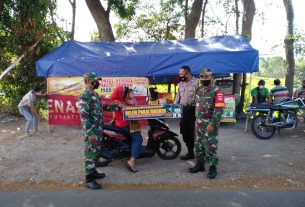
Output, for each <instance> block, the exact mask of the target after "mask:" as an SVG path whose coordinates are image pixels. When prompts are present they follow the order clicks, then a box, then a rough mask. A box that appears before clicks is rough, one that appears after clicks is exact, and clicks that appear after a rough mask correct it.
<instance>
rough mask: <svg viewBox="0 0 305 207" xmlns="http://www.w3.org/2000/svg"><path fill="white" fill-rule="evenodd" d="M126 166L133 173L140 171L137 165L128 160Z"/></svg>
mask: <svg viewBox="0 0 305 207" xmlns="http://www.w3.org/2000/svg"><path fill="white" fill-rule="evenodd" d="M126 168H127V169H128V170H129V171H130V172H133V173H136V172H138V171H137V170H136V168H135V167H133V166H131V165H130V164H129V163H128V162H127V163H126Z"/></svg>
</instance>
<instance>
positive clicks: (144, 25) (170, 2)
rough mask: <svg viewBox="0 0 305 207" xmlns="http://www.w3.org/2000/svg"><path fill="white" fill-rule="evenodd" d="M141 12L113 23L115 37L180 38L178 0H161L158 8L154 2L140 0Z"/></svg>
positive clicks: (140, 38) (182, 27) (158, 39)
mask: <svg viewBox="0 0 305 207" xmlns="http://www.w3.org/2000/svg"><path fill="white" fill-rule="evenodd" d="M138 8H139V10H141V13H139V14H135V15H134V17H133V18H132V19H130V20H128V19H127V20H124V19H122V20H121V21H120V22H119V23H118V24H116V25H115V28H116V34H117V38H119V39H120V38H121V39H123V38H124V39H131V40H140V41H144V40H146V41H147V40H152V41H162V40H176V39H181V35H182V34H181V31H182V30H183V29H184V26H183V25H181V23H180V22H181V21H180V20H181V18H182V4H181V1H180V0H162V1H160V8H156V6H155V2H148V1H146V2H144V1H143V2H141V3H140V4H139V5H138Z"/></svg>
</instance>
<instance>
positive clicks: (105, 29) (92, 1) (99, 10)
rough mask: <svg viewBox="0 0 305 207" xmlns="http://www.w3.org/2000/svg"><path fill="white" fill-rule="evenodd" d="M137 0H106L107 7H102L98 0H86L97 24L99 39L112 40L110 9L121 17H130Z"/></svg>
mask: <svg viewBox="0 0 305 207" xmlns="http://www.w3.org/2000/svg"><path fill="white" fill-rule="evenodd" d="M137 3H138V0H131V1H129V3H128V4H127V3H125V0H108V1H107V8H104V6H103V5H102V3H101V1H100V0H86V4H87V6H88V8H89V10H90V12H91V15H92V17H93V19H94V21H95V23H96V25H97V28H98V32H99V36H100V40H101V41H114V40H115V38H114V34H113V30H112V26H111V23H110V11H111V10H114V11H115V12H116V13H117V14H119V16H120V17H121V18H130V17H131V16H133V15H134V13H135V11H134V10H135V6H136V4H137Z"/></svg>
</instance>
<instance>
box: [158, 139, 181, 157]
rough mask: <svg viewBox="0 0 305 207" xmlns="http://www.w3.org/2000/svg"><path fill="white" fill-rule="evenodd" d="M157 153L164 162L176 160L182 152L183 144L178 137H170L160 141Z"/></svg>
mask: <svg viewBox="0 0 305 207" xmlns="http://www.w3.org/2000/svg"><path fill="white" fill-rule="evenodd" d="M156 152H157V154H158V156H159V157H160V158H161V159H163V160H173V159H176V158H177V157H178V156H179V154H180V152H181V143H180V141H179V139H178V138H177V137H174V136H170V137H166V138H163V139H161V140H160V142H159V144H158V146H157V149H156Z"/></svg>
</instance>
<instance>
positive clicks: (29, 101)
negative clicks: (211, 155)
mask: <svg viewBox="0 0 305 207" xmlns="http://www.w3.org/2000/svg"><path fill="white" fill-rule="evenodd" d="M45 96H46V94H41V88H40V87H39V86H38V85H36V84H35V85H34V87H33V89H32V90H30V91H29V92H28V93H27V94H25V96H23V98H22V99H21V101H20V103H19V104H18V109H19V112H20V113H21V114H22V115H23V116H24V117H25V119H26V124H25V128H24V133H25V136H26V137H30V136H31V134H30V128H31V126H32V124H33V125H34V130H33V133H34V134H35V133H37V132H38V121H39V115H38V113H37V111H36V109H35V106H34V105H35V102H36V100H37V97H45Z"/></svg>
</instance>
